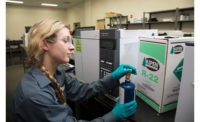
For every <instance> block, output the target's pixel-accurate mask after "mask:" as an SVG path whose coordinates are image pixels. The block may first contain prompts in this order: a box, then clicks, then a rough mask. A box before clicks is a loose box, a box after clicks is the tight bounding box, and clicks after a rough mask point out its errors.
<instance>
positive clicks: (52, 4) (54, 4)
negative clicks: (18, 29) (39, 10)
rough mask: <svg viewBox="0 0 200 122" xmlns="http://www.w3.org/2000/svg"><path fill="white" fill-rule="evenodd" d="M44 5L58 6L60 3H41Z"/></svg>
mask: <svg viewBox="0 0 200 122" xmlns="http://www.w3.org/2000/svg"><path fill="white" fill-rule="evenodd" d="M41 5H42V6H55V7H56V6H58V4H49V3H41Z"/></svg>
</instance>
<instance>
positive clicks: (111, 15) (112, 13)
mask: <svg viewBox="0 0 200 122" xmlns="http://www.w3.org/2000/svg"><path fill="white" fill-rule="evenodd" d="M115 16H122V14H120V13H115V12H106V17H115Z"/></svg>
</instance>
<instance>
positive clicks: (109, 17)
mask: <svg viewBox="0 0 200 122" xmlns="http://www.w3.org/2000/svg"><path fill="white" fill-rule="evenodd" d="M120 17H128V16H113V17H108V18H111V19H112V18H120Z"/></svg>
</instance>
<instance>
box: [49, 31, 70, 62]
mask: <svg viewBox="0 0 200 122" xmlns="http://www.w3.org/2000/svg"><path fill="white" fill-rule="evenodd" d="M73 50H74V46H73V45H72V42H71V35H70V32H69V29H67V28H63V29H61V30H60V31H58V32H57V34H56V39H55V43H53V44H49V50H48V54H49V56H50V57H51V58H52V59H53V60H54V63H58V64H63V63H67V62H69V60H70V56H71V54H72V51H73Z"/></svg>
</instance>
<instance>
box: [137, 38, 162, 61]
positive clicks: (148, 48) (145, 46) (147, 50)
mask: <svg viewBox="0 0 200 122" xmlns="http://www.w3.org/2000/svg"><path fill="white" fill-rule="evenodd" d="M140 52H141V53H144V54H147V55H149V56H151V57H153V58H155V59H156V60H158V61H160V62H161V63H162V64H164V63H165V52H166V45H163V44H157V43H149V42H142V41H141V42H140Z"/></svg>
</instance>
